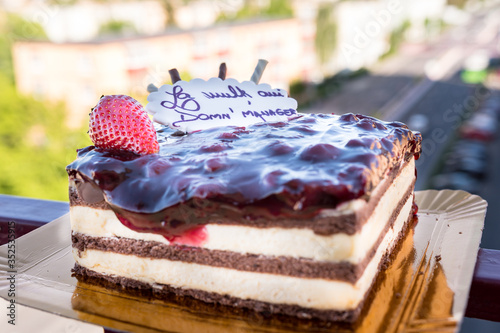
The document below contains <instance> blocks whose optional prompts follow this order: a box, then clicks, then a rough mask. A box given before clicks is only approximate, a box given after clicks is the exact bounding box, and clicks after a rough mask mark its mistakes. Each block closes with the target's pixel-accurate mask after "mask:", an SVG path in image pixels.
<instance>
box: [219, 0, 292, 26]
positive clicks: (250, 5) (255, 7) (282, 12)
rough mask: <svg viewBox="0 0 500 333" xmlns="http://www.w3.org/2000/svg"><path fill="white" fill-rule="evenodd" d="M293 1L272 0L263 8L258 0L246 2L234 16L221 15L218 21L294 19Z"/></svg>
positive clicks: (247, 0) (246, 0)
mask: <svg viewBox="0 0 500 333" xmlns="http://www.w3.org/2000/svg"><path fill="white" fill-rule="evenodd" d="M292 16H293V7H292V1H291V0H270V1H269V3H268V4H267V6H261V5H260V2H259V1H258V0H245V1H244V2H243V6H242V7H241V8H240V10H238V11H237V12H236V14H235V15H233V16H228V15H227V14H226V13H224V12H223V13H221V14H220V15H219V17H218V18H217V21H219V22H221V21H235V20H243V19H251V18H258V17H292Z"/></svg>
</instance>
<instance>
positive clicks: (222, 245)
mask: <svg viewBox="0 0 500 333" xmlns="http://www.w3.org/2000/svg"><path fill="white" fill-rule="evenodd" d="M414 179H415V164H414V161H413V159H412V160H411V161H410V162H409V163H408V164H407V165H406V166H405V167H404V168H403V170H402V171H401V173H400V175H399V177H397V178H396V179H395V180H394V181H393V182H392V183H391V185H390V186H389V188H388V189H387V191H386V192H385V194H384V195H383V196H382V198H381V199H380V201H379V203H378V205H377V207H376V208H375V210H374V212H373V214H372V215H371V216H370V218H369V219H368V221H367V222H366V223H365V225H364V226H363V228H362V229H361V231H359V232H358V233H356V234H354V235H347V234H345V233H338V234H334V235H330V236H322V235H317V234H315V233H314V232H313V231H312V230H309V229H300V228H291V229H286V228H274V227H273V228H252V227H246V226H238V225H218V224H208V225H206V232H207V235H208V237H207V241H206V242H205V243H204V244H202V245H201V247H203V248H207V249H210V250H224V251H232V252H238V253H242V254H245V253H252V254H260V255H266V256H288V257H294V258H310V259H314V260H321V261H331V262H338V261H348V262H351V263H353V264H357V263H359V262H360V261H362V260H363V259H364V258H365V257H366V254H367V253H368V251H370V250H371V249H372V248H373V246H374V244H375V242H376V241H377V239H378V238H379V235H380V234H381V233H382V232H383V230H384V229H385V227H386V225H387V222H388V219H389V217H390V215H391V212H393V211H394V210H395V209H396V207H397V205H398V203H399V202H400V200H401V198H402V197H403V196H404V194H405V193H407V191H408V189H409V187H410V186H412V184H413V181H414ZM384 181H387V180H384ZM381 186H383V185H382V184H381V185H379V187H378V188H377V189H376V190H375V193H374V195H376V192H377V190H380V188H381ZM365 205H366V202H365V201H364V200H361V199H359V200H353V201H351V202H349V203H346V204H344V205H343V207H341V208H340V209H337V210H327V211H324V212H323V214H324V215H335V214H337V215H338V214H339V211H341V212H342V213H343V214H352V213H353V209H354V207H356V209H363V208H364V206H365ZM70 213H71V229H72V231H73V232H78V233H82V234H86V235H89V236H94V237H124V238H131V239H139V240H149V241H156V242H161V243H165V244H169V242H168V241H167V240H166V239H165V238H164V237H162V236H160V235H157V234H150V233H138V232H136V231H133V230H131V229H129V228H127V227H125V226H124V225H123V224H122V223H121V222H120V221H119V220H118V219H117V218H116V216H115V214H114V213H113V212H112V211H110V210H102V209H94V208H90V207H83V206H72V207H71V209H70Z"/></svg>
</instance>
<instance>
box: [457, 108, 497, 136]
mask: <svg viewBox="0 0 500 333" xmlns="http://www.w3.org/2000/svg"><path fill="white" fill-rule="evenodd" d="M496 131H497V120H496V117H492V116H490V115H488V114H486V113H481V112H478V113H474V114H473V115H472V117H471V118H470V119H468V120H466V121H465V123H464V124H463V125H462V126H461V127H460V135H461V137H462V138H466V139H474V140H480V141H492V140H493V139H494V137H495V134H496Z"/></svg>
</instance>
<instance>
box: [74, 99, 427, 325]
mask: <svg viewBox="0 0 500 333" xmlns="http://www.w3.org/2000/svg"><path fill="white" fill-rule="evenodd" d="M114 98H116V96H106V97H103V99H104V101H103V99H101V101H100V102H99V105H98V107H96V109H94V112H96V113H99V114H98V117H97V120H96V119H95V118H94V119H93V120H91V128H92V127H95V128H97V127H98V126H101V130H103V128H104V124H105V123H101V122H99V121H101V120H102V117H104V118H106V114H109V113H106V112H103V114H101V113H100V112H101V111H103V109H104V107H103V105H107V108H108V109H107V110H108V111H109V110H111V111H109V112H111V118H113V115H112V114H114V113H115V112H116V110H119V113H116V115H117V116H116V117H117V118H119V117H120V115H121V116H123V119H129V118H134V117H135V116H134V115H129V114H128V113H127V112H128V111H127V110H125V111H124V110H123V108H124V107H126V105H125V106H124V104H123V103H122V104H120V103H121V102H120V103H118V104H116V105H115V104H113V103H115V102H114ZM113 110H114V111H113ZM122 111H123V112H122ZM134 112H139V113H140V110H139V109H138V110H135V109H134ZM99 116H101V120H99ZM127 116H129V118H126V117H127ZM92 121H94V123H92ZM146 123H147V121H146ZM134 126H135V125H134ZM145 126H146V127H147V128H148V129H147V131H146V132H148V131H150V130H151V127H148V126H150V125H145ZM151 126H152V125H151ZM118 127H119V126H118ZM108 129H109V127H108ZM156 131H157V136H158V143H159V145H158V146H155V142H150V141H149V139H148V138H145V139H143V141H142V143H144V144H145V145H146V146H147V147H149V148H148V149H142V148H140V145H141V142H139V143H137V146H134V145H135V144H136V143H134V145H132V148H127V149H120V145H121V143H120V142H122V141H120V140H121V139H120V140H118V139H116V137H114V138H113V139H115V140H114V141H113V142H112V143H110V144H108V143H103V142H105V140H104V141H99V144H96V146H90V147H87V148H83V149H81V150H79V151H78V157H77V159H76V160H75V161H74V162H73V163H71V164H70V165H69V166H68V167H67V171H68V174H69V182H70V187H69V189H70V213H71V229H72V241H73V254H74V258H75V260H76V265H75V268H74V273H75V274H76V275H77V277H84V276H92V277H98V278H102V279H106V280H108V281H111V282H113V283H116V285H117V286H119V285H121V286H123V287H129V288H142V289H153V290H154V291H155V292H157V293H159V294H161V293H163V292H168V293H175V294H177V295H182V296H186V297H194V298H196V299H199V300H202V301H206V302H217V303H221V304H225V305H229V306H234V307H244V308H249V309H253V310H256V311H267V312H270V313H279V314H285V315H291V316H297V317H300V318H319V319H322V320H329V321H347V322H352V321H354V320H356V318H357V317H358V315H359V313H360V311H361V309H362V307H363V302H364V300H365V299H366V297H367V295H368V294H369V291H370V289H371V288H372V287H373V283H374V281H375V279H376V277H377V275H378V274H379V272H380V270H381V269H383V268H384V264H385V263H386V261H387V258H388V257H389V255H390V253H391V251H392V250H393V249H394V248H396V246H397V244H398V242H399V241H400V240H401V239H402V237H403V235H404V233H405V230H406V229H407V227H408V225H409V223H410V222H411V220H412V217H413V214H414V208H415V207H414V204H413V190H414V184H415V178H416V173H415V160H416V159H417V158H418V156H419V153H420V143H421V137H420V134H419V133H415V132H412V131H411V130H409V129H408V127H406V126H405V125H404V124H402V123H399V122H390V123H389V122H383V121H380V120H377V119H375V118H372V117H368V116H362V115H353V114H346V115H341V116H338V115H325V114H294V115H293V116H292V117H290V119H289V120H288V121H284V122H261V123H255V124H250V125H247V126H245V127H237V126H218V127H214V128H208V129H203V130H200V131H193V132H191V133H188V134H186V133H182V132H179V131H176V130H174V129H170V128H168V127H166V126H157V127H156ZM96 132H97V129H95V130H94V131H92V130H91V131H90V133H91V136H92V135H97V134H96ZM122 132H123V131H122ZM113 133H114V134H115V135H116V133H115V132H112V131H111V130H110V131H109V132H107V134H106V135H108V136H109V137H108V140H111V135H112V134H113ZM118 133H121V132H118ZM118 136H121V135H120V134H119V135H118ZM96 140H97V139H96ZM94 142H96V141H94ZM116 142H118V143H116ZM138 147H139V148H138ZM151 147H152V148H151Z"/></svg>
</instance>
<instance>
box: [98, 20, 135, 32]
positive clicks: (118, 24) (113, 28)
mask: <svg viewBox="0 0 500 333" xmlns="http://www.w3.org/2000/svg"><path fill="white" fill-rule="evenodd" d="M136 32H137V30H136V29H135V26H134V24H133V23H132V22H129V21H120V20H113V21H108V22H106V23H104V24H102V25H101V26H100V27H99V35H122V34H127V33H136Z"/></svg>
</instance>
